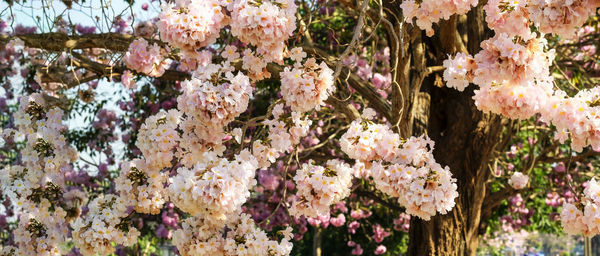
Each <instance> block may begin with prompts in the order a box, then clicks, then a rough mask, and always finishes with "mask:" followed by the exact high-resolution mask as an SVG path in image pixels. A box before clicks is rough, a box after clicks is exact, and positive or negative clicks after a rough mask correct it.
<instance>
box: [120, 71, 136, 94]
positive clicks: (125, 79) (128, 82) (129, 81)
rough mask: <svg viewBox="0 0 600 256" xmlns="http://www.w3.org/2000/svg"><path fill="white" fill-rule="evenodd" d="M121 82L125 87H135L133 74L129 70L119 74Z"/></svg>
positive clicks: (133, 88)
mask: <svg viewBox="0 0 600 256" xmlns="http://www.w3.org/2000/svg"><path fill="white" fill-rule="evenodd" d="M121 83H122V84H123V85H124V86H125V88H127V89H132V90H135V88H136V84H135V80H133V75H132V74H131V71H129V70H125V71H123V74H122V75H121Z"/></svg>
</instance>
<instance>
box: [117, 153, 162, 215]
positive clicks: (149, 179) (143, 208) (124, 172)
mask: <svg viewBox="0 0 600 256" xmlns="http://www.w3.org/2000/svg"><path fill="white" fill-rule="evenodd" d="M166 182H167V175H166V174H165V173H162V172H160V170H157V169H152V168H149V167H148V166H147V165H146V162H145V161H144V160H142V159H134V160H131V161H127V162H124V163H122V164H121V172H120V174H119V177H117V179H116V180H115V188H116V190H117V192H118V193H119V194H120V196H121V197H123V198H124V199H125V200H128V201H129V202H130V203H129V204H130V205H133V206H134V210H135V211H136V212H139V213H148V214H158V213H160V210H161V209H162V207H163V205H164V203H165V201H167V200H168V195H167V190H166V189H165V187H164V184H165V183H166Z"/></svg>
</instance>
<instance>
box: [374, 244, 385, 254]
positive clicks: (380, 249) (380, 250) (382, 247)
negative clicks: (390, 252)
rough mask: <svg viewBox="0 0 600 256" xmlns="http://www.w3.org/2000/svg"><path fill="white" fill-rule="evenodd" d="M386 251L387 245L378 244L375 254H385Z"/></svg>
mask: <svg viewBox="0 0 600 256" xmlns="http://www.w3.org/2000/svg"><path fill="white" fill-rule="evenodd" d="M386 251H387V248H385V245H379V246H377V248H375V255H381V254H384V253H385V252H386Z"/></svg>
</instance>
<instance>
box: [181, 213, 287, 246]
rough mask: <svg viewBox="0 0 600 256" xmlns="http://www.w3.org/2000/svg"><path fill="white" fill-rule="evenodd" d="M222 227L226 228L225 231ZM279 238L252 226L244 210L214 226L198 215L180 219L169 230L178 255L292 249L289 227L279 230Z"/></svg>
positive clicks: (252, 222) (251, 221)
mask: <svg viewBox="0 0 600 256" xmlns="http://www.w3.org/2000/svg"><path fill="white" fill-rule="evenodd" d="M225 230H226V231H225ZM280 233H281V236H282V239H281V241H277V240H271V239H270V238H269V237H268V236H267V234H266V233H265V232H264V231H262V230H261V229H259V228H258V227H256V224H255V223H254V221H253V220H252V218H251V217H250V215H248V214H241V215H240V216H237V215H236V216H235V217H234V218H232V219H231V220H230V221H228V222H227V223H226V225H225V228H224V227H223V226H220V225H219V226H214V225H212V224H211V223H210V222H209V221H206V220H205V219H202V218H200V217H190V218H187V219H185V220H184V221H183V223H182V229H178V230H176V231H175V232H174V233H173V242H174V244H175V246H177V249H178V251H179V253H180V254H181V255H182V256H195V255H227V256H234V255H235V256H263V255H264V256H283V255H289V254H290V252H291V251H292V243H291V242H290V240H291V239H292V229H291V228H290V227H288V228H287V229H285V230H283V231H281V232H280Z"/></svg>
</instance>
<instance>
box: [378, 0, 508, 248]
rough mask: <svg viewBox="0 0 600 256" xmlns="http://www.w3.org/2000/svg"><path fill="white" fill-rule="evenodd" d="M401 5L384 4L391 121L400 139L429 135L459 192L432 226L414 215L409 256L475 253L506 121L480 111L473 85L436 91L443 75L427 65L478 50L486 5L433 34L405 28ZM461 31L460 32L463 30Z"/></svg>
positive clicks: (483, 32)
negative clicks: (391, 82)
mask: <svg viewBox="0 0 600 256" xmlns="http://www.w3.org/2000/svg"><path fill="white" fill-rule="evenodd" d="M401 2H402V1H394V0H383V4H384V6H385V8H384V12H385V14H386V17H387V18H388V19H389V20H390V24H387V25H385V24H384V30H385V31H386V34H387V40H388V42H391V43H390V44H389V45H390V48H391V51H390V52H391V54H392V59H391V60H392V66H396V67H397V69H395V70H396V71H397V72H398V73H397V76H396V77H395V81H396V85H397V87H392V88H393V91H392V95H391V96H392V100H391V105H392V112H393V113H391V116H397V117H398V121H397V124H398V127H397V128H398V130H399V132H400V134H401V136H403V137H408V136H410V135H421V134H423V133H424V132H425V131H426V132H427V134H428V135H429V136H430V137H431V138H432V139H433V140H434V141H435V150H434V155H435V159H436V160H437V161H438V162H439V163H440V164H442V165H443V166H449V167H450V169H451V171H452V174H453V177H454V178H456V179H457V186H458V193H459V196H458V198H457V199H456V201H455V202H456V206H455V207H454V208H453V210H452V211H451V212H449V213H448V214H446V215H437V216H435V217H433V218H432V219H431V220H430V221H423V220H421V219H419V218H417V217H414V218H412V220H411V226H410V231H409V236H410V242H409V248H408V255H418V256H422V255H475V254H476V251H477V246H478V239H479V233H480V232H479V231H480V230H479V229H480V222H481V213H482V206H483V203H484V198H485V196H486V180H487V179H488V177H489V170H488V163H489V162H490V160H491V159H492V158H493V157H494V156H493V154H494V147H495V145H496V144H497V143H498V142H500V138H501V136H502V131H503V127H502V125H501V123H502V118H501V117H499V116H497V115H491V114H484V113H482V112H481V111H479V110H477V108H476V107H475V104H474V102H473V99H472V97H473V85H472V86H471V87H470V88H469V89H467V90H466V91H465V92H458V91H456V90H453V89H449V88H446V87H444V88H439V87H437V86H435V85H434V83H435V81H436V79H437V80H439V79H440V77H439V74H431V71H429V69H428V67H430V66H439V65H441V64H442V61H443V60H444V59H446V58H447V56H448V55H454V54H456V53H457V52H467V51H468V52H470V53H471V54H475V53H477V51H478V50H479V49H480V47H479V46H480V43H481V41H482V40H485V39H487V34H488V33H489V30H486V28H485V22H484V14H483V8H482V6H483V3H484V2H485V1H482V2H480V4H479V6H477V7H475V8H473V9H472V10H471V11H470V12H469V14H468V15H466V18H465V17H464V16H463V17H458V16H456V15H455V16H453V17H451V18H450V19H449V20H447V21H441V22H440V23H439V24H438V25H436V34H435V36H433V37H426V36H425V35H424V33H423V32H422V31H421V30H420V29H418V28H416V27H414V26H412V25H409V24H406V23H403V21H404V20H403V17H402V16H401V15H400V14H401V12H402V11H401V9H400V8H399V5H400V3H401ZM392 24H393V26H392ZM457 26H460V27H461V28H463V29H461V31H459V29H458V27H457ZM465 28H466V29H465ZM395 40H401V41H400V42H399V43H396V42H395ZM427 94H429V95H427ZM400 106H402V107H400ZM394 111H400V113H396V112H394ZM391 121H392V123H394V121H396V120H395V119H394V118H392V120H391Z"/></svg>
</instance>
